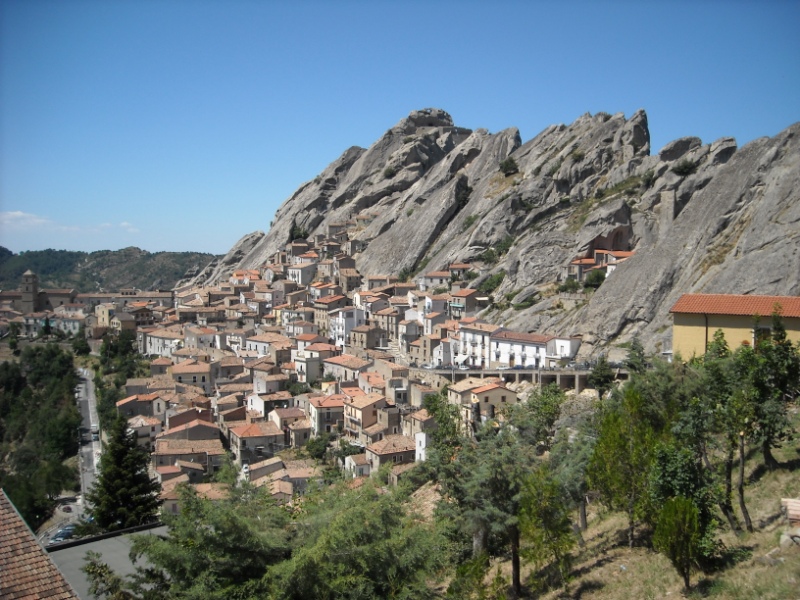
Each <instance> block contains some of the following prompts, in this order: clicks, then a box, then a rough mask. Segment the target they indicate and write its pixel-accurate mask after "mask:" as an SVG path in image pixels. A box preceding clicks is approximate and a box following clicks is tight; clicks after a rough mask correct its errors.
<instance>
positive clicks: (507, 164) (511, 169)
mask: <svg viewBox="0 0 800 600" xmlns="http://www.w3.org/2000/svg"><path fill="white" fill-rule="evenodd" d="M500 171H502V173H503V175H505V176H506V177H508V176H509V175H513V174H514V173H519V166H518V165H517V161H515V160H514V159H513V158H511V157H510V156H509V157H508V158H507V159H505V160H504V161H503V162H501V163H500Z"/></svg>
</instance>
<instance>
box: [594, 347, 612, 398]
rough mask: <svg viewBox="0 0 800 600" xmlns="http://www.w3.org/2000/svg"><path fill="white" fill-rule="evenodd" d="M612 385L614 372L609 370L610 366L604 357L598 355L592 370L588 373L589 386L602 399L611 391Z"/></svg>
mask: <svg viewBox="0 0 800 600" xmlns="http://www.w3.org/2000/svg"><path fill="white" fill-rule="evenodd" d="M613 383H614V371H612V370H611V365H609V364H608V360H607V359H606V357H605V356H604V355H600V358H598V359H597V364H596V365H595V366H594V369H592V372H591V373H589V385H590V386H592V387H593V388H594V389H596V390H597V393H598V394H600V398H602V397H603V396H605V394H606V392H607V391H608V390H610V389H611V386H612V384H613Z"/></svg>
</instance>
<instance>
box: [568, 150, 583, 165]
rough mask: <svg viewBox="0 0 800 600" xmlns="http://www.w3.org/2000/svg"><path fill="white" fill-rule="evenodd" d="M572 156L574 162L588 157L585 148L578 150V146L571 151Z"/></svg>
mask: <svg viewBox="0 0 800 600" xmlns="http://www.w3.org/2000/svg"><path fill="white" fill-rule="evenodd" d="M569 156H570V158H572V162H580V161H582V160H583V159H584V158H585V157H586V153H585V152H584V151H583V150H578V149H577V148H576V149H575V150H573V151H572V152H570V154H569Z"/></svg>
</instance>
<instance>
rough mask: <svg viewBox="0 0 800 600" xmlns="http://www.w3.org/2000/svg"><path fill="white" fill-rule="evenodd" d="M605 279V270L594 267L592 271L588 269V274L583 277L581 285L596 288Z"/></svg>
mask: <svg viewBox="0 0 800 600" xmlns="http://www.w3.org/2000/svg"><path fill="white" fill-rule="evenodd" d="M605 280H606V273H605V271H601V270H600V269H595V270H593V271H589V274H588V275H587V276H586V277H584V279H583V287H585V288H594V289H597V288H599V287H600V286H601V285H603V282H604V281H605Z"/></svg>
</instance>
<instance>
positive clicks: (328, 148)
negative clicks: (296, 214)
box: [0, 0, 800, 254]
mask: <svg viewBox="0 0 800 600" xmlns="http://www.w3.org/2000/svg"><path fill="white" fill-rule="evenodd" d="M798 25H800V2H798V1H796V0H792V1H757V2H755V1H754V2H736V1H717V2H711V1H707V2H702V1H681V2H672V1H669V2H666V1H657V2H656V1H639V2H634V1H627V2H625V1H617V2H609V1H603V0H597V1H592V2H588V1H587V2H575V1H573V2H570V1H558V2H535V1H533V0H530V1H523V0H519V1H517V2H509V1H492V2H478V1H474V0H473V1H470V0H446V1H445V0H442V1H436V0H425V1H421V0H420V1H406V2H399V1H398V2H387V1H381V0H372V1H367V0H364V1H359V2H356V1H348V0H336V1H333V0H331V1H326V2H322V1H317V2H311V1H302V0H299V1H289V0H286V1H284V2H268V1H244V0H228V1H225V2H222V1H218V2H210V1H202V0H200V1H191V2H190V1H177V0H162V1H155V0H153V1H141V2H138V1H137V2H134V1H105V0H104V1H99V0H89V1H70V0H57V1H38V0H0V245H3V246H5V247H7V248H9V249H11V250H13V251H14V252H20V251H23V250H40V249H44V248H55V249H67V250H85V251H91V250H102V249H112V250H113V249H118V248H123V247H126V246H139V247H140V248H144V249H146V250H149V251H151V252H156V251H160V250H174V251H180V250H193V251H206V252H213V253H220V254H221V253H224V252H226V251H227V250H229V249H230V247H231V246H232V245H233V244H234V243H235V242H236V241H237V240H238V239H239V238H240V237H241V236H242V235H244V234H246V233H249V232H251V231H255V230H257V229H261V230H265V231H266V230H267V229H268V228H269V223H270V221H271V220H272V217H273V215H274V213H275V210H276V209H277V208H278V206H280V205H281V204H282V203H283V202H284V201H285V200H286V199H287V198H288V197H289V196H290V195H291V194H292V193H293V192H294V190H296V189H297V188H298V187H299V186H300V185H301V184H302V183H303V182H305V181H308V180H309V179H313V178H314V177H315V176H316V175H317V174H318V173H319V172H320V171H322V170H323V169H324V168H325V167H326V166H327V165H328V164H329V163H330V162H332V161H333V160H335V159H336V158H337V157H338V156H339V155H340V154H341V153H342V152H343V151H344V150H346V149H347V148H348V147H350V146H353V145H359V146H364V147H366V146H369V145H370V144H372V143H373V142H374V141H376V140H377V139H378V138H379V137H380V136H381V135H382V134H383V133H384V132H385V131H386V130H387V129H389V128H390V127H392V126H393V125H394V124H396V123H397V122H398V121H399V120H400V119H402V118H403V117H405V116H406V115H407V114H408V113H409V112H410V111H412V110H416V109H420V108H426V107H436V108H442V109H444V110H446V111H447V112H449V113H450V114H451V115H452V117H453V119H454V121H455V123H456V124H457V125H459V126H462V127H469V128H473V129H477V128H479V127H483V128H486V129H488V130H489V131H492V132H496V131H500V130H502V129H505V128H507V127H518V128H519V130H520V133H521V135H522V139H523V140H524V141H527V140H529V139H531V138H532V137H534V136H535V135H536V134H537V133H539V132H540V131H541V130H542V129H544V128H545V127H547V126H549V125H552V124H554V123H570V122H572V121H573V120H575V119H576V118H577V117H579V116H580V115H582V114H584V113H586V112H591V113H596V112H599V111H605V112H610V113H618V112H622V113H625V115H626V116H630V115H631V114H632V113H633V112H634V111H636V110H637V109H639V108H644V109H645V110H646V111H647V114H648V118H649V124H650V133H651V148H652V152H654V153H655V152H658V150H659V149H660V148H661V147H663V146H664V144H666V143H667V142H669V141H671V140H673V139H676V138H679V137H682V136H688V135H692V136H697V137H700V138H701V139H702V140H703V141H704V142H711V141H714V140H715V139H718V138H720V137H723V136H733V137H735V138H736V139H737V141H738V142H739V144H740V145H743V144H744V143H746V142H748V141H751V140H753V139H755V138H757V137H761V136H765V135H766V136H772V135H775V134H777V133H778V132H780V131H781V130H783V129H785V128H786V127H788V126H789V125H791V124H792V123H794V122H796V121H798V120H800V33H799V32H800V28H799V27H798Z"/></svg>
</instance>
